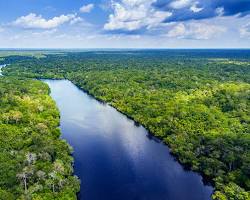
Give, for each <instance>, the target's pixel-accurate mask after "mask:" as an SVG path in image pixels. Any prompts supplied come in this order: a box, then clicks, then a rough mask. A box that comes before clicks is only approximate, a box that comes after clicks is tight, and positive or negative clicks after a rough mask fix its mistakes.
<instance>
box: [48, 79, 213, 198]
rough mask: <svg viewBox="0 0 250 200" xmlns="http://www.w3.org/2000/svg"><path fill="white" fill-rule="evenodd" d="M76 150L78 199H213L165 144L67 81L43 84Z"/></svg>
mask: <svg viewBox="0 0 250 200" xmlns="http://www.w3.org/2000/svg"><path fill="white" fill-rule="evenodd" d="M43 81H44V82H46V83H47V84H48V85H49V87H50V89H51V96H52V98H53V99H54V100H55V101H56V103H57V106H58V108H59V110H60V114H61V118H60V120H61V125H60V128H61V130H62V138H64V139H66V140H67V141H68V143H69V144H70V145H71V146H72V147H73V148H74V153H73V157H74V160H75V162H74V172H75V174H76V175H77V176H78V177H79V178H80V179H81V191H80V193H79V195H78V198H79V199H80V200H82V199H84V200H118V199H119V200H137V199H138V200H210V199H211V197H210V196H211V194H212V192H213V188H212V187H211V186H209V185H204V183H203V182H202V177H201V176H200V175H199V174H197V173H194V172H192V171H188V170H185V169H184V168H183V167H182V166H181V165H180V164H179V163H178V162H177V161H176V159H175V158H174V157H173V156H172V155H171V153H170V151H169V148H168V147H167V146H166V145H164V144H163V142H162V141H161V140H159V139H158V138H156V137H154V136H152V135H150V134H149V132H148V131H147V130H146V129H145V128H144V127H142V126H141V125H140V124H138V123H135V122H134V121H133V120H131V119H129V118H128V117H126V116H125V115H123V114H121V113H120V112H118V111H117V110H116V109H114V108H112V107H111V106H109V105H107V104H105V103H104V104H103V103H101V102H99V101H97V100H95V99H94V98H93V97H91V96H89V95H88V94H87V93H85V92H84V91H82V90H80V89H79V88H77V87H76V86H75V85H74V84H72V83H71V82H70V81H68V80H43Z"/></svg>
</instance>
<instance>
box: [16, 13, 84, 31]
mask: <svg viewBox="0 0 250 200" xmlns="http://www.w3.org/2000/svg"><path fill="white" fill-rule="evenodd" d="M76 19H77V17H76V15H75V14H69V15H60V16H58V17H53V18H52V19H48V20H46V19H44V18H43V17H42V16H41V15H37V14H35V13H30V14H28V15H26V16H22V17H19V18H17V19H16V20H15V21H14V22H12V25H14V26H17V27H21V28H25V29H53V28H56V27H58V26H60V25H62V24H64V23H66V22H70V21H72V20H76ZM78 20H79V19H78Z"/></svg>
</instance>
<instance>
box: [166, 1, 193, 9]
mask: <svg viewBox="0 0 250 200" xmlns="http://www.w3.org/2000/svg"><path fill="white" fill-rule="evenodd" d="M192 2H193V0H175V1H173V2H171V3H170V4H169V6H170V7H171V8H174V9H182V8H185V7H188V6H190V5H191V3H192Z"/></svg>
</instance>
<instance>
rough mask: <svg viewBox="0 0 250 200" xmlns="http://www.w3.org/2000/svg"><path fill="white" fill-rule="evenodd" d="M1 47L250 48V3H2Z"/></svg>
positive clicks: (44, 0)
mask: <svg viewBox="0 0 250 200" xmlns="http://www.w3.org/2000/svg"><path fill="white" fill-rule="evenodd" d="M0 9H1V12H0V48H250V0H93V1H90V0H0Z"/></svg>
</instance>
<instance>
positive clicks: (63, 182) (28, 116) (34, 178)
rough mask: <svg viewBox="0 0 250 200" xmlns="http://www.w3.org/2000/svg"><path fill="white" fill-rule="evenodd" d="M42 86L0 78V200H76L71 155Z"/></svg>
mask: <svg viewBox="0 0 250 200" xmlns="http://www.w3.org/2000/svg"><path fill="white" fill-rule="evenodd" d="M58 125H59V112H58V110H57V108H56V105H55V103H54V102H53V101H52V99H51V98H50V96H49V88H48V86H47V85H46V84H44V83H42V82H40V81H35V80H27V79H24V80H20V79H16V78H6V77H1V78H0V177H1V179H0V199H1V200H12V199H13V200H14V199H20V200H21V199H26V200H28V199H36V200H52V199H58V200H59V199H60V200H62V199H67V200H68V199H72V200H73V199H76V192H78V190H79V181H78V179H77V178H76V177H75V176H73V175H72V172H73V169H72V162H73V158H72V157H71V155H70V154H71V151H72V149H71V148H70V146H69V145H68V144H67V143H66V142H65V141H63V140H61V139H60V138H59V136H60V130H59V128H58Z"/></svg>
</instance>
